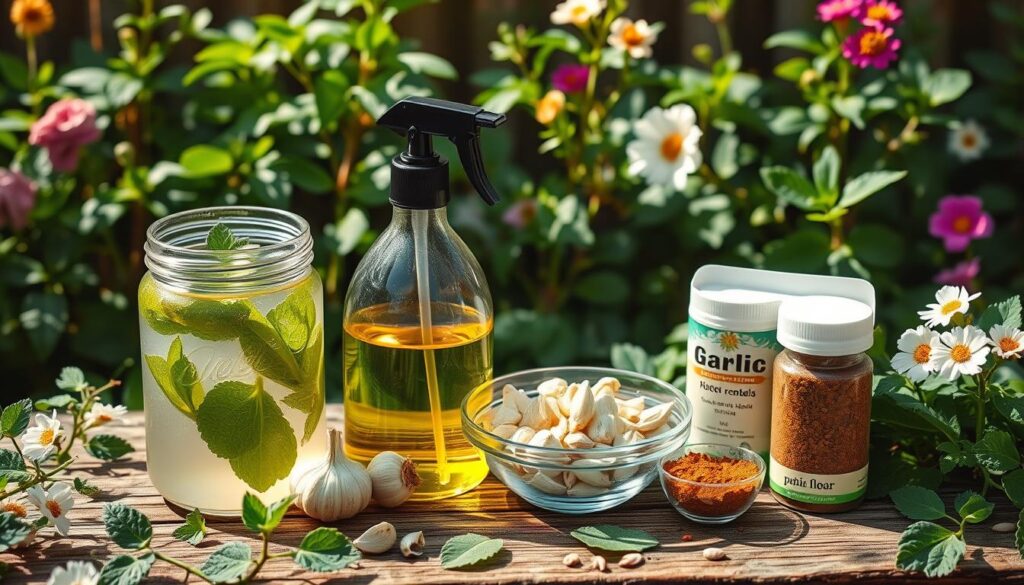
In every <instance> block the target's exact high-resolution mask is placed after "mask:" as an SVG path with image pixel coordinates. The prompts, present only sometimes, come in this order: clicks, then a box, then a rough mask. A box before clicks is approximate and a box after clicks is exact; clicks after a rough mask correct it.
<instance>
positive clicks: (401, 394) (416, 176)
mask: <svg viewBox="0 0 1024 585" xmlns="http://www.w3.org/2000/svg"><path fill="white" fill-rule="evenodd" d="M504 122H505V117H504V116H503V115H501V114H494V113H491V112H487V111H484V110H483V109H481V108H478V107H473V106H467V105H464V104H458V103H454V102H448V101H443V100H435V99H429V98H420V97H413V98H406V99H404V100H402V101H400V102H398V103H396V104H394V105H393V106H392V107H391V108H390V109H389V110H388V111H387V112H385V113H384V115H383V116H381V117H380V119H379V120H378V121H377V123H378V124H379V125H381V126H384V127H387V128H391V129H392V130H394V131H396V132H398V133H399V134H401V135H403V136H405V137H406V138H407V140H408V146H407V148H406V149H405V151H403V152H401V153H400V154H398V155H397V156H396V157H395V158H394V159H393V160H392V161H391V193H390V201H391V204H392V206H393V207H394V211H393V215H392V218H391V224H390V225H389V226H388V227H387V228H386V229H385V230H384V231H383V232H382V233H381V235H380V237H378V238H377V241H375V242H374V243H373V245H372V246H371V247H370V249H369V251H368V252H367V253H366V256H365V257H364V258H363V260H362V261H361V262H360V263H359V266H358V267H357V268H356V271H355V274H354V275H353V277H352V284H351V285H350V286H349V289H348V294H347V295H346V298H345V317H344V329H345V331H344V378H345V450H346V453H347V455H348V456H349V457H350V458H352V459H354V460H357V461H363V462H365V461H368V460H369V459H370V458H372V457H373V456H374V455H376V454H377V453H379V452H380V451H385V450H391V451H397V452H399V453H401V454H403V455H406V456H408V457H411V458H412V459H413V460H414V461H415V462H416V464H417V467H418V470H419V475H420V478H421V480H422V483H421V484H420V487H419V488H418V489H417V491H416V493H415V495H414V496H413V499H419V500H429V499H438V498H446V497H449V496H454V495H457V494H460V493H463V492H465V491H468V490H470V489H472V488H474V487H475V486H476V485H477V484H479V483H480V482H481V481H482V480H483V478H484V476H486V475H487V467H486V464H485V463H484V462H483V460H482V459H481V458H480V455H479V454H478V453H477V452H476V451H475V450H474V449H473V447H472V446H471V445H470V444H469V442H468V441H466V439H465V437H464V436H463V435H462V426H461V421H460V416H459V408H460V406H461V403H462V400H463V398H464V397H465V396H466V395H467V394H469V393H470V392H471V391H472V390H473V389H474V388H476V387H477V386H479V385H480V384H482V383H484V382H486V381H488V380H490V379H491V377H492V374H493V365H492V354H493V351H492V330H493V328H494V315H493V313H494V311H493V305H492V302H491V294H490V291H489V290H488V288H487V281H486V280H485V278H484V274H483V271H482V270H481V268H480V264H479V263H478V262H477V260H476V258H474V257H473V254H472V253H471V252H470V250H469V248H468V247H467V246H466V244H465V242H463V241H462V239H461V238H460V237H459V235H458V234H456V233H455V231H454V230H453V229H452V227H451V226H450V225H449V224H448V217H447V212H446V206H447V205H448V201H449V199H450V196H451V195H450V187H449V179H448V161H447V160H446V159H444V158H443V157H441V156H439V155H438V154H437V153H436V152H435V151H434V148H433V137H435V136H438V137H444V138H447V139H448V140H450V141H452V142H453V143H454V144H455V146H456V148H457V150H458V153H459V159H460V161H461V163H462V166H463V168H464V169H465V171H466V176H467V177H468V178H469V181H470V183H472V185H473V187H474V188H476V190H477V192H478V193H479V194H480V196H481V197H482V198H483V199H484V201H486V202H487V203H488V204H491V205H493V204H494V203H496V202H497V201H498V194H497V193H496V192H495V190H494V187H493V186H492V185H491V184H490V182H489V181H488V179H487V176H486V175H485V173H484V165H483V159H482V156H481V154H480V142H479V140H480V128H482V127H484V128H494V127H497V126H499V125H501V124H502V123H504Z"/></svg>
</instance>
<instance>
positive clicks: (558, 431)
mask: <svg viewBox="0 0 1024 585" xmlns="http://www.w3.org/2000/svg"><path fill="white" fill-rule="evenodd" d="M551 434H552V435H554V437H555V438H556V439H558V440H559V441H561V440H563V439H565V436H566V435H568V434H569V420H568V419H565V418H561V417H559V419H558V424H556V425H555V426H553V427H551Z"/></svg>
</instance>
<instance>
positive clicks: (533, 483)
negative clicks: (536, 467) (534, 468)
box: [525, 473, 565, 496]
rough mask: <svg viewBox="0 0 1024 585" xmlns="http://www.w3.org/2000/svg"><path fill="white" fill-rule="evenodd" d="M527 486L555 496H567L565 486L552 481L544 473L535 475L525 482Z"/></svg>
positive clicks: (554, 480)
mask: <svg viewBox="0 0 1024 585" xmlns="http://www.w3.org/2000/svg"><path fill="white" fill-rule="evenodd" d="M525 483H526V485H528V486H530V487H532V488H534V489H538V490H540V491H542V492H544V493H546V494H551V495H553V496H563V495H565V485H563V484H562V482H560V481H558V480H556V479H552V478H550V477H548V476H546V475H544V474H543V473H535V474H534V475H533V477H531V478H529V479H527V480H525Z"/></svg>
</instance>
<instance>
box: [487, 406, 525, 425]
mask: <svg viewBox="0 0 1024 585" xmlns="http://www.w3.org/2000/svg"><path fill="white" fill-rule="evenodd" d="M522 418H523V415H522V414H520V413H519V410H518V409H517V408H516V407H515V406H514V405H512V404H505V403H504V402H502V403H501V406H499V407H498V408H497V409H495V411H494V416H493V417H491V424H492V425H494V426H495V427H500V426H501V425H514V424H517V423H519V421H520V420H522Z"/></svg>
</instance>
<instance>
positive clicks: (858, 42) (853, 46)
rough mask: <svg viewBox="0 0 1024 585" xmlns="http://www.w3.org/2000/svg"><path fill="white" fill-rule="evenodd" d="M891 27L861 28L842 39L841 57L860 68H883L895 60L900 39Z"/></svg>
mask: <svg viewBox="0 0 1024 585" xmlns="http://www.w3.org/2000/svg"><path fill="white" fill-rule="evenodd" d="M892 35H893V30H892V29H891V28H862V29H860V30H859V31H857V32H855V33H853V34H852V35H850V36H848V37H846V40H845V41H843V57H846V58H847V59H849V60H850V63H853V64H854V65H856V66H857V67H860V68H861V69H867V68H868V67H874V68H876V69H885V68H886V67H888V66H889V63H891V62H893V61H895V60H896V51H897V50H898V49H899V48H900V44H901V43H900V40H899V39H894V38H892Z"/></svg>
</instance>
